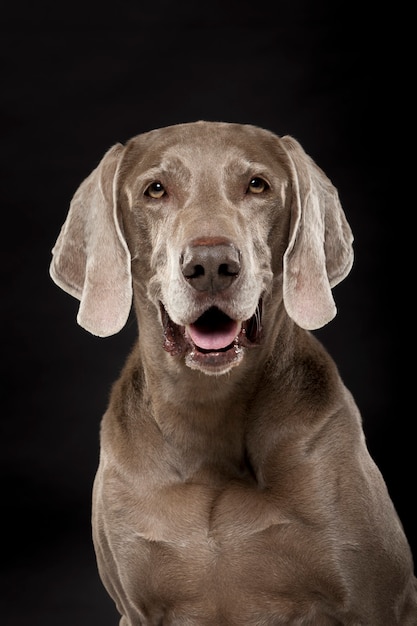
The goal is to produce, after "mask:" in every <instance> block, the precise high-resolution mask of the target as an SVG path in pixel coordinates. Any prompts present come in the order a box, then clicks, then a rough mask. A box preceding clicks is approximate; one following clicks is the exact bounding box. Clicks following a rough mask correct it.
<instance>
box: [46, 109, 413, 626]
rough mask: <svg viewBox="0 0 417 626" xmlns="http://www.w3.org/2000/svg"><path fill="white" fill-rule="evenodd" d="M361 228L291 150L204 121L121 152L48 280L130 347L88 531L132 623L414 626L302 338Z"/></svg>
mask: <svg viewBox="0 0 417 626" xmlns="http://www.w3.org/2000/svg"><path fill="white" fill-rule="evenodd" d="M352 264H353V236H352V231H351V228H350V226H349V224H348V221H347V218H346V216H345V213H344V211H343V209H342V207H341V204H340V200H339V195H338V191H337V189H336V188H335V187H334V185H333V184H332V182H331V181H330V179H329V178H328V177H327V176H326V175H325V174H324V172H323V171H322V170H321V169H320V168H319V166H318V165H316V163H315V162H314V161H313V159H312V158H311V157H310V156H308V155H307V154H306V152H305V151H304V149H303V148H302V147H301V145H300V144H299V142H298V141H297V140H296V139H294V138H293V137H291V136H288V135H287V136H283V137H279V136H278V135H276V134H275V133H273V132H272V131H269V130H267V129H263V128H260V127H257V126H254V125H251V124H235V123H228V122H214V121H210V122H208V121H196V122H189V123H184V124H174V125H171V126H167V127H165V128H160V129H155V130H151V131H149V132H144V133H142V134H140V135H138V136H136V137H133V138H132V139H130V140H129V141H127V142H126V143H125V144H124V145H122V144H116V145H114V146H113V147H111V148H110V149H109V150H108V151H107V153H106V154H105V155H104V157H103V158H102V160H101V161H100V163H99V164H98V166H97V167H96V169H94V171H93V172H92V173H91V174H90V175H89V176H88V177H87V178H86V179H85V180H84V181H83V182H82V183H81V185H80V186H79V188H78V190H77V191H76V192H75V195H74V197H73V198H72V201H71V203H70V207H69V211H68V214H67V217H66V219H65V222H64V224H63V226H62V229H61V231H60V233H59V235H58V237H57V241H56V243H55V245H54V247H53V249H52V260H51V265H50V274H51V276H52V279H53V281H54V282H55V283H56V284H57V285H58V286H59V287H60V288H62V289H63V290H64V291H66V292H68V293H69V294H71V295H72V296H74V297H75V298H77V299H78V300H79V301H80V305H79V309H78V315H77V321H78V323H79V324H80V325H81V326H82V327H83V328H84V329H86V330H87V331H89V332H90V333H92V334H94V335H96V336H98V337H106V336H109V335H113V334H115V333H117V332H118V331H120V330H121V329H122V328H123V327H124V325H125V324H126V322H127V319H128V317H129V315H130V312H131V310H133V311H134V312H135V315H136V318H137V322H138V338H137V341H136V342H135V345H134V346H133V348H132V350H131V352H130V355H129V356H128V357H127V361H126V364H125V366H124V368H123V371H122V373H121V375H120V378H119V379H118V380H117V381H116V382H115V384H114V385H113V387H112V390H111V396H110V399H109V404H108V408H107V411H106V412H105V414H104V416H103V419H102V424H101V429H100V460H99V464H98V469H97V474H96V477H95V481H94V486H93V494H92V529H93V538H92V541H93V543H94V548H95V551H96V555H97V567H98V571H99V574H100V577H101V579H102V581H103V585H104V586H105V588H106V589H107V592H108V593H109V595H110V596H111V597H112V599H113V600H114V602H115V605H116V607H117V609H118V611H119V613H120V625H121V626H139V625H149V626H157V625H164V626H166V625H175V626H226V625H227V626H240V625H245V626H272V625H274V626H278V625H283V624H286V625H294V626H313V625H314V626H336V625H338V626H341V625H344V626H347V625H349V626H416V624H417V580H416V578H415V575H414V566H413V559H412V554H411V549H410V546H409V543H408V541H407V538H406V536H405V532H404V530H403V527H402V524H401V521H400V519H399V517H398V515H397V512H396V510H395V508H394V505H393V503H392V501H391V499H390V496H389V494H388V491H387V488H386V485H385V483H384V480H383V477H382V475H381V472H380V471H379V469H378V468H377V466H376V464H375V462H374V461H373V459H372V458H371V456H370V454H369V452H368V449H367V446H366V443H365V437H364V433H363V429H362V422H361V416H360V414H359V411H358V409H357V406H356V404H355V401H354V400H353V398H352V395H351V394H350V392H349V391H348V390H347V389H346V387H345V385H344V383H343V382H342V380H341V377H340V375H339V372H338V369H337V366H336V364H335V363H334V361H333V359H332V358H331V356H330V355H329V354H328V352H327V351H326V349H325V348H324V346H323V345H322V344H321V343H320V342H319V340H318V339H317V337H315V336H314V334H313V333H312V332H311V331H314V330H315V329H318V328H320V327H322V326H324V325H325V324H327V323H328V322H330V321H331V320H332V319H333V318H334V316H335V314H336V306H335V302H334V299H333V294H332V288H333V287H334V286H335V285H337V284H338V283H340V282H341V281H342V280H343V279H344V278H345V277H346V276H347V274H348V273H349V272H350V270H351V268H352Z"/></svg>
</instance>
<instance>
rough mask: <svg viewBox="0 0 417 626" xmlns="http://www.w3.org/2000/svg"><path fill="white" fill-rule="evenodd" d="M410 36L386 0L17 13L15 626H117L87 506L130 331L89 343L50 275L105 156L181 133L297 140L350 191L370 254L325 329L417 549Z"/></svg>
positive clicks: (11, 356) (10, 532)
mask: <svg viewBox="0 0 417 626" xmlns="http://www.w3.org/2000/svg"><path fill="white" fill-rule="evenodd" d="M398 30H399V25H398V23H396V20H395V19H394V16H393V14H392V13H391V14H389V15H384V14H383V13H381V8H379V9H378V12H377V11H373V10H372V9H370V10H369V11H368V12H367V14H366V16H365V15H364V14H362V12H361V5H358V6H355V5H353V4H351V3H350V4H346V3H337V2H326V1H319V2H308V1H307V0H306V1H305V2H297V1H292V2H279V1H278V2H275V3H271V5H268V4H262V3H250V2H247V1H246V0H240V1H238V0H234V1H231V2H226V1H223V2H221V1H219V0H213V1H212V2H211V3H207V4H204V3H203V4H200V3H198V2H188V3H187V2H177V3H174V2H168V1H167V0H165V1H164V0H155V1H153V2H150V3H146V4H145V3H143V2H139V1H138V2H130V3H129V2H125V3H122V2H119V3H118V4H114V5H113V4H111V5H109V4H107V3H103V4H101V5H99V4H96V3H88V2H85V3H83V4H81V3H80V4H78V5H77V4H74V3H71V4H61V3H59V2H36V3H31V2H20V3H15V4H14V5H13V7H12V8H9V11H8V14H7V15H6V14H5V13H3V15H2V21H1V22H0V31H1V43H0V45H1V61H2V78H1V80H2V82H1V94H2V95H1V120H2V139H1V173H2V180H3V183H2V215H3V220H2V223H3V226H2V245H1V255H2V259H1V265H0V267H1V272H2V276H1V286H2V298H1V312H2V340H3V341H2V345H3V347H2V359H1V365H2V373H1V381H2V402H1V407H2V411H1V437H0V452H1V456H0V462H1V469H2V472H1V476H2V484H3V488H2V498H1V501H2V538H3V555H4V556H3V558H2V559H1V567H2V578H3V580H2V582H1V589H2V592H1V598H0V609H1V610H0V618H1V620H2V623H3V624H5V626H6V625H7V626H20V625H23V624H30V625H31V626H38V625H39V626H41V625H42V626H67V625H68V626H70V625H71V626H74V625H75V624H76V625H77V626H87V625H88V626H91V625H92V624H97V625H100V626H115V625H116V624H117V623H118V618H117V615H116V612H115V610H114V608H113V605H112V602H111V601H110V600H109V598H108V597H107V595H106V592H105V591H104V588H103V587H102V586H101V583H100V581H99V579H98V574H97V572H96V565H95V559H94V553H93V549H92V544H91V534H90V500H91V485H92V481H93V478H94V473H95V470H96V466H97V460H98V432H99V423H100V419H101V415H102V413H103V411H104V409H105V406H106V404H107V398H108V393H109V390H110V386H111V383H112V382H113V381H114V380H115V378H116V377H117V376H118V373H119V371H120V368H121V367H122V364H123V362H124V360H125V358H126V356H127V353H128V352H129V350H130V347H131V345H132V342H133V338H134V336H135V333H136V328H135V322H134V320H133V319H130V321H129V323H128V325H127V326H126V328H125V329H124V330H123V331H122V332H121V333H120V334H119V335H117V336H115V337H110V338H107V339H98V338H95V337H93V336H91V335H89V334H88V333H87V332H85V331H84V330H83V329H81V328H80V327H79V326H78V325H77V323H76V313H77V309H78V302H77V301H76V300H75V299H73V298H71V297H70V296H68V295H67V294H65V293H64V292H63V291H61V290H60V289H59V288H58V287H56V286H55V284H54V283H53V282H52V280H51V279H50V277H49V273H48V269H49V263H50V259H51V248H52V246H53V245H54V243H55V240H56V237H57V235H58V233H59V229H60V227H61V225H62V223H63V222H64V220H65V217H66V213H67V210H68V206H69V202H70V200H71V197H72V195H73V193H74V192H75V190H76V188H77V187H78V185H79V184H80V182H81V181H82V180H83V178H85V177H86V176H87V175H88V174H89V173H90V171H91V170H92V169H93V168H94V167H95V166H96V165H97V163H98V162H99V160H100V159H101V157H102V156H103V154H104V152H105V151H106V150H107V149H108V148H109V147H110V146H111V145H113V144H114V143H116V142H118V141H121V142H124V141H126V140H127V139H128V138H130V137H131V136H133V135H136V134H138V133H141V132H144V131H147V130H150V129H152V128H155V127H159V126H165V125H168V124H173V123H178V122H188V121H194V120H198V119H208V120H222V121H230V122H244V123H252V124H256V125H259V126H263V127H265V128H268V129H270V130H272V131H274V132H276V133H277V134H280V135H281V134H290V135H293V136H294V137H296V138H297V139H298V140H299V141H300V142H301V144H302V145H303V147H304V148H305V150H306V151H307V152H308V153H309V154H310V155H311V156H312V157H313V158H314V160H315V161H316V162H317V163H318V164H319V165H320V166H321V167H322V168H323V169H324V171H325V172H326V173H327V175H328V176H329V177H330V178H331V180H332V181H333V183H334V184H335V185H336V187H337V188H338V190H339V194H340V198H341V201H342V205H343V207H344V210H345V213H346V215H347V217H348V220H349V222H350V224H351V227H352V230H353V232H354V235H355V255H356V257H355V264H354V267H353V270H352V272H351V273H350V275H349V276H348V277H347V278H346V279H345V281H344V282H343V283H342V284H341V285H339V286H337V287H336V288H335V290H334V296H335V299H336V303H337V306H338V311H339V312H338V315H337V317H336V318H335V320H333V321H332V322H331V323H330V324H329V325H328V326H326V327H325V328H324V329H322V330H320V331H318V332H317V335H318V336H319V337H320V338H321V339H322V341H323V342H324V343H325V345H326V346H327V347H328V349H329V351H330V352H331V354H332V355H333V357H334V358H335V360H336V362H337V364H338V365H339V368H340V371H341V374H342V377H343V378H344V380H345V382H346V384H347V386H348V387H349V388H350V389H351V391H352V392H353V394H354V396H355V398H356V401H357V403H358V405H359V408H360V410H361V412H362V415H363V420H364V429H365V433H366V437H367V442H368V446H369V449H370V451H371V453H372V455H373V457H374V458H375V460H376V461H377V463H378V465H379V467H380V468H381V471H382V473H383V475H384V477H385V479H386V482H387V485H388V488H389V490H390V493H391V496H392V499H393V501H394V503H395V506H396V508H397V510H398V512H399V514H400V517H401V519H402V522H403V525H404V528H405V531H406V534H407V536H408V538H409V541H410V544H411V547H412V549H413V553H416V551H417V532H416V520H417V518H416V513H415V510H414V504H413V499H414V493H415V461H414V460H413V456H412V450H411V448H412V446H411V445H410V442H411V441H412V419H413V418H414V415H413V414H412V413H411V411H410V410H409V409H406V408H405V407H406V406H408V402H407V401H406V393H407V389H406V385H407V384H408V383H407V376H406V372H405V369H406V365H403V364H402V363H403V362H404V359H403V357H402V355H401V358H400V348H399V346H400V345H401V341H402V343H404V337H405V324H406V322H405V320H404V321H403V322H401V318H400V315H399V314H398V313H397V308H396V307H397V306H398V301H399V299H404V298H405V296H404V293H401V291H400V287H396V285H397V284H398V283H397V282H396V268H395V265H396V264H397V265H398V264H401V263H403V259H402V257H401V256H400V255H401V249H400V244H399V243H398V233H397V232H395V231H396V226H395V223H396V221H397V220H396V219H395V214H396V212H397V213H399V212H400V211H401V206H394V205H393V204H392V198H391V197H390V194H391V193H392V189H393V188H394V187H395V184H396V180H397V179H396V176H397V174H396V173H395V161H396V157H395V153H396V150H397V148H396V147H394V146H395V142H394V140H393V136H394V134H395V133H396V132H397V131H398V129H399V128H401V127H404V125H406V124H407V121H406V120H404V117H403V115H404V114H403V113H400V108H401V107H400V106H399V104H400V105H401V102H400V101H401V94H402V90H401V85H400V84H399V79H398V72H397V67H398V64H399V62H400V60H401V59H400V57H401V41H399V42H398V41H397V44H396V46H397V47H396V48H395V50H393V45H392V38H393V37H394V36H395V33H396V32H398ZM400 39H401V38H400ZM393 94H395V97H394V95H393ZM390 190H391V191H390ZM393 214H394V220H393ZM396 302H397V304H396ZM405 350H406V351H408V346H407V345H406V347H405ZM408 393H409V392H408ZM4 618H5V619H4Z"/></svg>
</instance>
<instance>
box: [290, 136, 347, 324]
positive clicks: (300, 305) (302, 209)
mask: <svg viewBox="0 0 417 626" xmlns="http://www.w3.org/2000/svg"><path fill="white" fill-rule="evenodd" d="M281 142H282V145H283V146H284V149H285V152H286V155H287V157H288V160H289V166H290V178H291V187H292V202H291V227H290V237H289V243H288V247H287V249H286V252H285V254H284V267H283V271H284V277H283V289H284V305H285V308H286V310H287V313H288V315H289V316H290V317H291V318H292V319H293V320H294V321H295V322H296V323H297V324H298V325H299V326H301V327H302V328H306V329H307V330H314V329H317V328H321V327H322V326H324V325H325V324H327V323H328V322H330V320H331V319H333V317H334V316H335V315H336V306H335V303H334V300H333V296H332V291H331V288H332V287H334V286H335V285H337V284H338V283H339V282H340V281H342V280H343V279H344V278H345V277H346V276H347V274H348V273H349V271H350V269H351V267H352V264H353V249H352V242H353V236H352V231H351V229H350V226H349V224H348V222H347V220H346V217H345V214H344V212H343V210H342V207H341V204H340V202H339V197H338V193H337V190H336V188H335V187H334V186H333V185H332V183H331V182H330V180H329V179H328V178H327V176H326V175H325V174H324V173H323V172H322V170H321V169H320V168H319V167H317V165H316V164H315V163H314V161H313V160H312V159H311V158H310V157H309V156H308V155H307V154H306V153H305V152H304V150H303V148H302V147H301V146H300V144H299V143H298V142H297V141H296V140H295V139H293V138H292V137H289V136H286V137H282V138H281Z"/></svg>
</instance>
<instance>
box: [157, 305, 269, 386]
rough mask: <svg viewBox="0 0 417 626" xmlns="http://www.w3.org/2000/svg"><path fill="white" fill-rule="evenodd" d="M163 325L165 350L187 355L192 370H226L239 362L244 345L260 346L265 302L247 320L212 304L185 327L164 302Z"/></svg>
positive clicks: (162, 307)
mask: <svg viewBox="0 0 417 626" xmlns="http://www.w3.org/2000/svg"><path fill="white" fill-rule="evenodd" d="M160 306H161V315H162V323H163V327H164V343H163V347H164V350H166V351H167V352H169V353H170V354H171V355H183V356H185V362H186V364H187V365H188V366H189V367H191V368H192V369H200V370H202V371H204V372H206V373H214V374H219V373H225V372H226V371H228V370H229V369H230V368H231V367H234V366H235V365H238V364H239V363H240V361H241V360H242V358H243V353H244V348H248V347H253V346H257V345H259V343H260V340H261V331H262V327H261V318H262V301H261V300H260V301H259V303H258V306H257V308H256V311H255V313H254V314H253V315H252V317H250V318H249V319H247V320H244V321H239V320H234V319H232V318H231V317H229V316H228V315H226V313H224V312H223V311H221V310H220V309H218V308H217V307H210V308H209V309H207V310H206V311H205V312H204V313H203V314H202V315H200V317H198V318H197V319H196V320H195V321H194V322H192V323H191V324H188V325H186V326H179V325H178V324H175V323H174V322H173V321H172V320H171V318H170V317H169V315H168V313H167V310H166V309H165V307H164V305H163V304H162V303H161V305H160Z"/></svg>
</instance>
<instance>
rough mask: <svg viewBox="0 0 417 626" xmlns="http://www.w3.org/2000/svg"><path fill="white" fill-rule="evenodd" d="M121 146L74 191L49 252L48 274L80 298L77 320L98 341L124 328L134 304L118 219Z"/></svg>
mask: <svg viewBox="0 0 417 626" xmlns="http://www.w3.org/2000/svg"><path fill="white" fill-rule="evenodd" d="M123 152H124V147H123V146H122V145H121V144H116V145H115V146H113V147H112V148H110V150H108V152H107V153H106V154H105V155H104V157H103V158H102V160H101V161H100V163H99V165H98V166H97V167H96V169H95V170H93V172H92V173H91V174H90V175H89V176H88V177H87V178H86V179H85V180H84V181H83V182H82V183H81V185H80V186H79V188H78V190H77V191H76V193H75V195H74V197H73V199H72V201H71V204H70V208H69V211H68V215H67V218H66V220H65V222H64V225H63V226H62V228H61V232H60V234H59V236H58V239H57V241H56V244H55V246H54V248H53V250H52V255H53V256H52V261H51V265H50V275H51V277H52V279H53V280H54V281H55V283H56V284H57V285H58V286H59V287H61V289H63V290H64V291H66V292H67V293H69V294H71V295H72V296H74V297H75V298H78V299H79V300H80V301H81V303H80V308H79V310H78V315H77V321H78V323H79V324H80V326H82V327H83V328H85V329H86V330H88V331H89V332H90V333H92V334H93V335H97V336H99V337H107V336H109V335H114V334H115V333H117V332H118V331H119V330H121V329H122V328H123V326H124V325H125V323H126V321H127V318H128V316H129V313H130V307H131V304H132V277H131V269H130V263H131V258H130V253H129V250H128V247H127V244H126V241H125V238H124V236H123V233H122V231H121V228H120V224H119V220H118V215H117V197H116V196H117V194H116V191H117V178H118V170H119V165H120V162H121V158H122V155H123Z"/></svg>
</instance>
